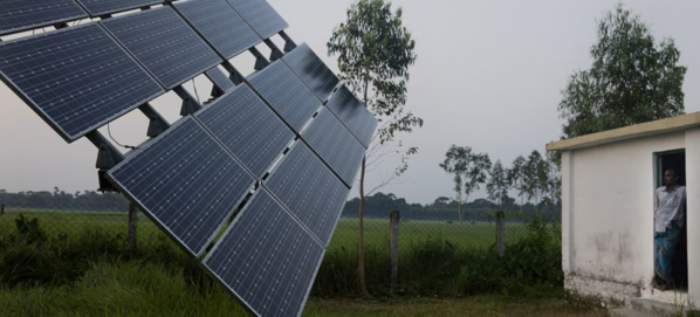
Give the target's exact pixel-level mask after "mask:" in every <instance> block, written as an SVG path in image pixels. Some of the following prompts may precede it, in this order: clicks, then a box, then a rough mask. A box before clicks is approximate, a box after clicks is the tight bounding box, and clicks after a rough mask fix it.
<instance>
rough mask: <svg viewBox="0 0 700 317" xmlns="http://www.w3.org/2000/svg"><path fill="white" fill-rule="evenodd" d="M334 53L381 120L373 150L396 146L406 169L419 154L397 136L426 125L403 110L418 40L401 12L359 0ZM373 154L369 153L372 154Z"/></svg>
mask: <svg viewBox="0 0 700 317" xmlns="http://www.w3.org/2000/svg"><path fill="white" fill-rule="evenodd" d="M327 46H328V52H329V54H330V55H332V56H334V55H337V56H338V68H339V69H340V72H341V77H342V79H343V80H345V82H346V83H347V84H348V85H349V87H350V88H351V89H352V90H353V91H354V92H355V93H356V94H358V95H360V96H362V100H363V101H364V103H365V104H366V105H367V107H368V108H369V109H370V110H371V111H372V112H373V113H374V114H375V115H376V116H377V118H378V119H379V121H380V122H381V126H380V128H379V131H378V133H377V136H378V138H377V140H375V142H374V146H373V148H374V149H376V148H377V147H382V146H388V145H392V144H393V145H394V146H397V147H399V150H398V151H399V152H401V153H402V158H401V163H400V165H399V167H397V169H396V171H395V175H400V174H402V173H404V172H405V171H406V168H407V167H408V165H407V158H408V157H409V156H411V155H413V154H415V153H416V152H417V148H415V147H410V148H408V149H407V150H405V151H403V149H402V147H403V145H402V144H401V142H396V143H397V144H395V141H396V138H397V137H398V136H399V135H400V134H402V133H408V132H411V131H413V130H414V129H415V128H418V127H421V126H422V125H423V120H422V119H421V118H419V117H417V116H415V115H414V114H413V113H411V112H410V111H409V110H407V109H406V108H405V104H406V98H407V88H406V84H407V82H408V80H409V77H410V76H409V68H410V66H411V65H413V64H414V63H415V61H416V58H417V56H416V53H415V46H416V44H415V41H414V40H413V38H412V36H411V33H410V32H409V31H408V30H407V29H406V28H405V27H404V26H403V22H402V10H401V8H399V9H396V10H392V7H391V4H390V3H388V2H385V1H384V0H358V1H357V2H355V3H353V4H352V5H351V7H350V8H349V9H348V11H347V20H346V21H345V22H343V23H341V24H340V25H338V26H337V27H336V28H335V30H334V31H333V35H332V36H331V39H330V40H329V41H328V44H327ZM370 155H371V154H370ZM367 162H368V159H367V157H365V158H364V159H363V161H362V167H361V170H360V183H359V196H360V204H359V207H358V211H357V215H358V218H359V222H360V223H359V232H358V235H359V238H358V248H357V257H358V265H357V273H358V286H359V288H360V292H361V293H362V295H364V296H369V292H368V290H367V284H366V279H365V260H364V258H365V247H364V208H365V204H364V201H365V180H366V173H367Z"/></svg>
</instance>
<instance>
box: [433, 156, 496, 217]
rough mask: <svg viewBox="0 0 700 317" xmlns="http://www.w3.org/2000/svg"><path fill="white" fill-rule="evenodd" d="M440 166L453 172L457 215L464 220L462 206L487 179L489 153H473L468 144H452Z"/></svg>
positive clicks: (489, 165) (489, 166)
mask: <svg viewBox="0 0 700 317" xmlns="http://www.w3.org/2000/svg"><path fill="white" fill-rule="evenodd" d="M440 168H442V169H443V170H444V171H445V172H447V173H449V174H452V176H453V181H454V191H455V194H456V197H455V198H456V199H455V201H456V202H457V216H458V219H459V221H460V222H462V221H463V220H464V219H463V216H462V206H463V205H464V201H465V200H466V199H467V198H468V197H469V195H470V194H471V193H472V192H474V191H475V190H478V189H479V188H480V185H481V184H483V183H484V182H485V181H486V172H487V171H488V170H489V169H490V168H491V160H490V159H489V157H488V155H486V154H481V153H473V152H472V149H471V148H470V147H468V146H463V147H462V146H456V145H452V146H451V147H450V149H448V150H447V153H445V160H444V161H443V162H442V163H440Z"/></svg>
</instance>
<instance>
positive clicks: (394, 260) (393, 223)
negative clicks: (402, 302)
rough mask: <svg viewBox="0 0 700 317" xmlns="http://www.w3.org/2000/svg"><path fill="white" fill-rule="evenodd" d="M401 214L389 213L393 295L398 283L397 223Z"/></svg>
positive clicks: (397, 212) (396, 211)
mask: <svg viewBox="0 0 700 317" xmlns="http://www.w3.org/2000/svg"><path fill="white" fill-rule="evenodd" d="M400 220H401V214H400V213H399V211H398V210H392V211H391V212H390V213H389V231H390V232H391V238H390V243H391V246H390V249H391V293H392V294H393V293H394V291H395V290H396V288H397V286H398V281H399V222H400Z"/></svg>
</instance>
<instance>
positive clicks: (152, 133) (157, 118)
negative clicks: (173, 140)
mask: <svg viewBox="0 0 700 317" xmlns="http://www.w3.org/2000/svg"><path fill="white" fill-rule="evenodd" d="M139 110H141V112H142V113H143V114H144V115H145V116H146V117H147V118H148V120H150V121H149V122H148V132H147V133H146V135H147V136H148V137H149V138H155V137H157V136H158V135H160V134H161V133H163V132H165V130H167V129H168V128H169V127H170V123H169V122H168V121H167V120H165V118H163V116H161V115H160V113H158V112H157V111H156V110H155V109H153V107H152V106H151V105H150V104H149V103H145V104H143V105H141V106H140V107H139Z"/></svg>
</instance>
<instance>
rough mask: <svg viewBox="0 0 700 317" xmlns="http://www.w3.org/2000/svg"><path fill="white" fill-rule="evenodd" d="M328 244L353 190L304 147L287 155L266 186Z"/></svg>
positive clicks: (296, 147)
mask: <svg viewBox="0 0 700 317" xmlns="http://www.w3.org/2000/svg"><path fill="white" fill-rule="evenodd" d="M264 185H265V186H266V187H267V188H268V189H270V191H271V192H272V193H273V194H274V195H275V196H276V197H278V198H279V199H280V201H282V202H283V203H284V204H285V205H286V206H287V207H289V209H290V210H291V211H292V212H293V213H294V214H295V215H296V216H297V217H298V218H299V219H300V220H301V221H302V222H303V223H304V224H305V225H306V226H307V227H308V228H309V229H311V231H312V232H313V233H314V234H315V235H316V236H317V237H318V238H319V239H320V240H321V241H322V242H323V243H325V244H327V243H328V242H329V241H330V238H331V236H332V234H333V231H334V230H335V225H336V223H337V222H338V218H339V217H340V213H341V212H342V209H343V206H344V205H345V200H346V199H347V196H348V193H349V192H350V189H349V188H348V187H346V186H345V185H344V184H343V182H341V181H340V179H339V178H338V177H336V176H335V175H334V174H333V173H332V172H331V171H330V170H329V169H328V168H327V167H326V166H325V165H323V163H322V162H321V160H320V159H319V158H318V157H317V156H316V155H315V154H314V153H313V152H311V150H309V148H308V147H306V145H305V144H303V143H298V144H297V145H296V146H295V147H294V149H293V150H292V151H291V152H289V154H287V157H286V158H285V159H284V161H282V163H281V164H280V166H279V167H278V168H277V170H275V171H274V173H272V176H270V179H269V180H268V181H267V182H266V183H265V184H264Z"/></svg>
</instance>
